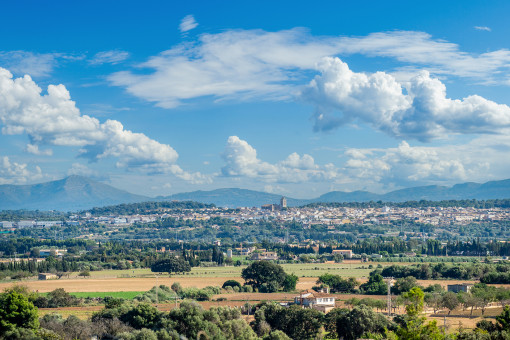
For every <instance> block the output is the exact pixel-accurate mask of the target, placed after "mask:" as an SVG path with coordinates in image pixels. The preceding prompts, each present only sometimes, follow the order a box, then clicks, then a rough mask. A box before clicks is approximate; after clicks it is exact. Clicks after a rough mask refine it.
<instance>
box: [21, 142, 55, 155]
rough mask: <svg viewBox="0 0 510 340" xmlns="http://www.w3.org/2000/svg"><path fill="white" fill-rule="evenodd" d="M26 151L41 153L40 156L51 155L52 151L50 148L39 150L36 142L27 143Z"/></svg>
mask: <svg viewBox="0 0 510 340" xmlns="http://www.w3.org/2000/svg"><path fill="white" fill-rule="evenodd" d="M25 151H26V152H28V153H31V154H34V155H42V156H51V155H53V151H52V150H51V149H46V150H40V149H39V145H37V144H30V143H29V144H27V148H26V150H25Z"/></svg>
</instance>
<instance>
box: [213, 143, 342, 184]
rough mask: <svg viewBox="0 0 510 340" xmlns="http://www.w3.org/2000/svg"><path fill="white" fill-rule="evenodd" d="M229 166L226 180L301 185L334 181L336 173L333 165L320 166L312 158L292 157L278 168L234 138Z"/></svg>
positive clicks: (227, 155)
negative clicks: (244, 178) (247, 179)
mask: <svg viewBox="0 0 510 340" xmlns="http://www.w3.org/2000/svg"><path fill="white" fill-rule="evenodd" d="M222 156H223V159H224V161H225V163H226V164H225V166H224V167H223V168H222V174H223V176H227V177H249V178H256V179H259V180H263V181H266V182H282V183H299V182H305V181H318V180H326V179H332V178H334V177H335V176H336V169H335V167H334V166H333V165H332V164H326V165H325V166H322V167H321V166H319V165H317V164H315V161H314V159H313V158H312V156H310V155H307V154H305V155H303V156H300V155H299V154H297V153H292V154H291V155H289V156H288V157H287V158H286V159H285V160H283V161H281V162H278V163H276V164H270V163H268V162H264V161H262V160H260V159H259V158H258V157H257V151H256V150H255V148H253V147H252V146H251V145H250V144H248V142H246V141H244V140H242V139H240V138H239V137H237V136H230V137H229V138H228V140H227V145H226V146H225V150H224V152H223V155H222Z"/></svg>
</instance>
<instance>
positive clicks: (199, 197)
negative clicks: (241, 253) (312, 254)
mask: <svg viewBox="0 0 510 340" xmlns="http://www.w3.org/2000/svg"><path fill="white" fill-rule="evenodd" d="M281 197H282V196H281V195H278V194H270V193H267V192H260V191H254V190H247V189H238V188H229V189H216V190H211V191H193V192H186V193H179V194H174V195H170V196H164V197H163V196H160V197H156V198H150V197H146V196H141V195H134V194H131V193H129V192H127V191H124V190H120V189H116V188H114V187H112V186H109V185H107V184H103V183H100V182H97V181H94V180H91V179H89V178H86V177H81V176H70V177H67V178H65V179H62V180H58V181H53V182H47V183H41V184H35V185H0V210H6V209H30V210H37V209H38V210H60V211H74V210H84V209H89V208H92V207H102V206H107V205H116V204H121V203H135V202H144V201H172V200H178V201H195V202H200V203H208V204H215V205H216V206H218V207H253V206H261V205H263V204H268V203H279V202H280V198H281ZM498 198H499V199H501V198H510V179H507V180H502V181H491V182H487V183H483V184H479V183H462V184H457V185H454V186H453V187H446V186H437V185H431V186H422V187H414V188H406V189H401V190H395V191H391V192H388V193H386V194H374V193H371V192H368V191H353V192H342V191H332V192H329V193H326V194H324V195H322V196H320V197H317V198H310V199H294V198H291V197H287V203H288V205H289V206H300V205H305V204H308V203H318V202H327V203H330V202H368V201H384V202H404V201H419V200H431V201H440V200H462V199H478V200H486V199H498Z"/></svg>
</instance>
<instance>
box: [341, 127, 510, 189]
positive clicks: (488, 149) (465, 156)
mask: <svg viewBox="0 0 510 340" xmlns="http://www.w3.org/2000/svg"><path fill="white" fill-rule="evenodd" d="M508 152H510V137H508V136H506V135H500V136H482V137H479V138H476V139H474V140H472V141H470V142H467V143H460V144H447V145H441V146H411V145H410V144H409V143H407V142H406V141H402V142H400V144H399V145H398V147H396V148H388V149H379V148H371V149H370V148H369V149H348V150H347V151H346V152H345V153H344V157H345V158H346V161H345V164H344V166H343V167H342V168H341V170H340V173H341V175H339V176H338V177H337V179H336V182H337V184H342V187H343V188H350V189H353V190H355V189H359V188H367V189H369V190H373V191H387V190H392V189H398V188H402V187H409V186H418V185H430V184H438V185H452V184H456V183H459V182H463V181H472V182H480V183H482V182H486V181H490V180H499V179H501V178H507V177H508V170H507V169H508V167H509V166H510V158H508Z"/></svg>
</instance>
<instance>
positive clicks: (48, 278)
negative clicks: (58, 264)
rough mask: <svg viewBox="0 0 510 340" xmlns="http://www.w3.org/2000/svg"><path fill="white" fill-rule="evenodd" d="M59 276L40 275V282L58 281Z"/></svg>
mask: <svg viewBox="0 0 510 340" xmlns="http://www.w3.org/2000/svg"><path fill="white" fill-rule="evenodd" d="M56 279H57V275H55V274H51V273H39V280H56Z"/></svg>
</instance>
